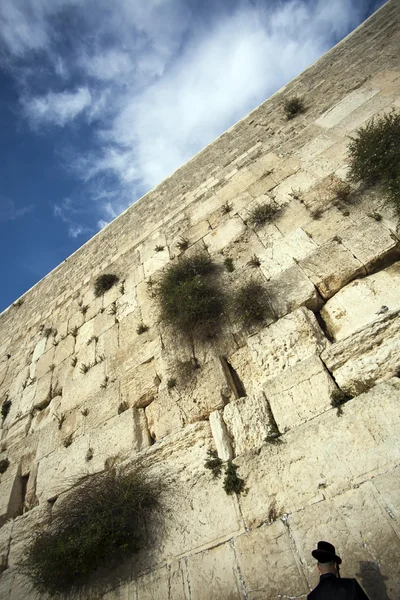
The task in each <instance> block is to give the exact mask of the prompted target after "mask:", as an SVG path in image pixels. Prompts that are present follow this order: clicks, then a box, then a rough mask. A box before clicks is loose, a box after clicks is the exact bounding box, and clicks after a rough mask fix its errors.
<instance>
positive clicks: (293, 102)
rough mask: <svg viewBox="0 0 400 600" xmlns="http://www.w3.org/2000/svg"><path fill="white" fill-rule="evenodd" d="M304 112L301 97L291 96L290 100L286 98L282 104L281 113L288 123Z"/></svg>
mask: <svg viewBox="0 0 400 600" xmlns="http://www.w3.org/2000/svg"><path fill="white" fill-rule="evenodd" d="M305 110H306V107H305V104H304V100H303V98H302V97H301V96H291V97H290V98H286V99H285V101H284V103H283V111H284V113H285V117H286V118H287V120H288V121H290V120H291V119H294V117H296V116H297V115H299V114H300V113H303V112H305Z"/></svg>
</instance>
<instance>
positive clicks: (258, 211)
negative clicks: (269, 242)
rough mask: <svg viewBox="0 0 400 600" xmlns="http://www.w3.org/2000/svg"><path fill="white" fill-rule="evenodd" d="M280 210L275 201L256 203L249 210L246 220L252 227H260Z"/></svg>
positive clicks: (269, 221)
mask: <svg viewBox="0 0 400 600" xmlns="http://www.w3.org/2000/svg"><path fill="white" fill-rule="evenodd" d="M280 212H281V208H280V207H279V206H278V204H276V203H271V204H257V206H255V207H254V208H253V209H252V210H251V211H250V215H249V218H248V222H249V223H250V225H253V227H262V226H263V225H265V224H266V223H272V221H273V220H274V219H275V217H276V216H277V215H278V214H279V213H280Z"/></svg>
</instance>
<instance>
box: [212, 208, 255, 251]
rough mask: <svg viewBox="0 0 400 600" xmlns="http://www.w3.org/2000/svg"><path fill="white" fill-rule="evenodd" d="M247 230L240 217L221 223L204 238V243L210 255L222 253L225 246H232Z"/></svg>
mask: <svg viewBox="0 0 400 600" xmlns="http://www.w3.org/2000/svg"><path fill="white" fill-rule="evenodd" d="M245 229H246V226H245V224H244V223H243V221H242V219H241V218H240V217H232V218H231V219H227V220H226V221H224V222H223V223H221V225H219V226H218V227H217V228H216V229H214V230H213V231H212V232H211V233H208V234H207V235H206V236H205V238H204V243H205V244H206V246H207V248H208V251H209V252H210V254H214V253H216V252H220V251H221V250H223V249H224V248H225V246H228V245H229V244H232V242H234V240H236V239H237V238H238V237H240V236H241V235H242V234H243V233H244V231H245Z"/></svg>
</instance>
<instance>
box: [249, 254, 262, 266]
mask: <svg viewBox="0 0 400 600" xmlns="http://www.w3.org/2000/svg"><path fill="white" fill-rule="evenodd" d="M247 264H248V265H249V267H253V269H256V268H257V267H259V266H260V265H261V261H260V259H259V258H258V256H257V255H256V254H253V256H252V257H251V258H250V260H249V262H248V263H247Z"/></svg>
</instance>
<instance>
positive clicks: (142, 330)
mask: <svg viewBox="0 0 400 600" xmlns="http://www.w3.org/2000/svg"><path fill="white" fill-rule="evenodd" d="M148 330H149V326H148V325H145V324H144V323H140V325H138V327H137V329H136V333H137V334H138V335H142V333H146V331H148Z"/></svg>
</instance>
